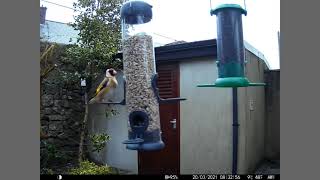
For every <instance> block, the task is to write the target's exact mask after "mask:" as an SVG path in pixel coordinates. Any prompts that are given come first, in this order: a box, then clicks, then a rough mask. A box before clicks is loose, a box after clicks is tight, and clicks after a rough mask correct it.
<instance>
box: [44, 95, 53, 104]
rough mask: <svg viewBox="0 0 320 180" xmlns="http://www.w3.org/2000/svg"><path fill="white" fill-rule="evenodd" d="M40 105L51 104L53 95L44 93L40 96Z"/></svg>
mask: <svg viewBox="0 0 320 180" xmlns="http://www.w3.org/2000/svg"><path fill="white" fill-rule="evenodd" d="M42 105H43V106H44V107H49V106H52V105H53V96H52V95H44V96H43V97H42Z"/></svg>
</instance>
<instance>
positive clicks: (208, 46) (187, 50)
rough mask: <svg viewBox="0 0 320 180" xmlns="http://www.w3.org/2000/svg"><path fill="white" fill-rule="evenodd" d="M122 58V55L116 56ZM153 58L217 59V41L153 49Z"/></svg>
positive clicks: (260, 54)
mask: <svg viewBox="0 0 320 180" xmlns="http://www.w3.org/2000/svg"><path fill="white" fill-rule="evenodd" d="M244 47H245V48H246V49H247V50H248V51H250V52H251V53H253V54H254V55H256V56H257V57H258V58H259V59H261V60H262V61H264V62H265V64H266V65H267V67H268V69H270V66H269V64H268V62H267V60H266V58H265V57H264V55H263V54H262V53H261V52H260V51H258V50H257V49H255V48H254V47H253V46H252V45H250V44H249V43H248V42H246V41H245V42H244ZM117 57H118V58H122V53H119V54H118V55H117ZM155 57H156V61H157V62H158V63H162V62H173V61H186V60H191V59H193V58H201V57H212V58H216V57H217V41H216V39H209V40H203V41H194V42H185V43H179V44H168V45H165V46H160V47H155Z"/></svg>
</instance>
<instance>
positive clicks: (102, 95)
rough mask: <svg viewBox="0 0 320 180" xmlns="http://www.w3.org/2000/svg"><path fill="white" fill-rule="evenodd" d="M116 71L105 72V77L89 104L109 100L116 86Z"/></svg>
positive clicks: (108, 70) (111, 69)
mask: <svg viewBox="0 0 320 180" xmlns="http://www.w3.org/2000/svg"><path fill="white" fill-rule="evenodd" d="M116 74H117V71H116V70H114V69H113V68H110V69H107V70H106V76H105V78H104V79H103V80H102V82H101V83H100V84H99V86H98V88H97V89H96V93H95V95H94V97H93V98H92V99H91V100H90V101H89V104H94V103H101V102H103V101H106V100H110V98H111V97H112V96H113V93H114V91H115V89H116V88H117V86H118V81H117V79H116Z"/></svg>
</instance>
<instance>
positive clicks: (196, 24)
mask: <svg viewBox="0 0 320 180" xmlns="http://www.w3.org/2000/svg"><path fill="white" fill-rule="evenodd" d="M46 1H47V2H46ZM75 1H76V0H40V5H43V6H45V7H47V14H46V19H47V20H52V21H58V22H64V23H69V22H73V21H74V19H73V16H74V15H76V13H75V12H74V11H73V10H72V9H69V8H66V7H70V8H72V4H73V2H75ZM48 2H52V3H56V4H60V5H63V6H66V7H60V6H57V5H54V4H52V3H48ZM146 2H148V3H150V4H151V5H152V6H153V8H152V9H153V22H152V26H153V33H154V41H155V42H158V43H163V44H166V43H170V42H173V41H175V40H178V41H181V40H183V41H187V42H192V41H201V40H207V39H214V38H216V37H217V31H216V17H215V16H211V15H210V8H211V7H212V8H214V7H215V6H216V5H217V4H219V3H221V2H223V3H233V2H238V3H239V4H240V5H242V6H244V5H243V2H245V5H246V9H247V11H248V14H247V16H244V15H243V16H242V24H243V37H244V40H245V41H247V42H248V43H249V44H251V45H252V46H253V47H255V48H256V49H258V50H259V51H260V52H262V53H263V54H264V56H265V58H266V59H267V61H268V63H269V65H270V67H271V69H279V68H280V63H279V46H278V34H277V32H278V31H280V0H245V1H241V0H212V2H211V7H210V0H146Z"/></svg>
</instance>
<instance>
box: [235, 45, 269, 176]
mask: <svg viewBox="0 0 320 180" xmlns="http://www.w3.org/2000/svg"><path fill="white" fill-rule="evenodd" d="M245 59H246V60H247V61H248V64H247V65H246V76H247V78H248V79H249V81H250V82H264V70H265V69H266V68H267V67H266V65H265V63H264V62H263V61H261V60H259V59H258V57H256V56H255V55H254V54H252V53H251V52H249V51H246V58H245ZM238 102H239V103H238V112H239V116H238V117H239V124H240V126H239V144H238V148H239V151H238V173H242V174H243V173H252V172H253V171H254V170H255V168H256V166H257V165H258V164H259V163H260V162H261V161H262V160H263V158H264V147H265V141H264V137H265V120H266V118H265V90H264V87H245V88H238Z"/></svg>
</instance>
